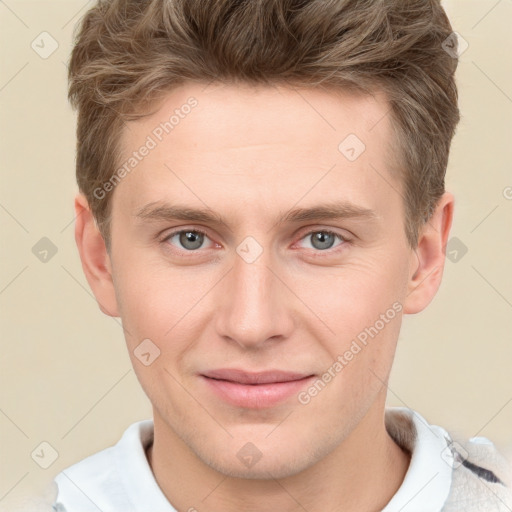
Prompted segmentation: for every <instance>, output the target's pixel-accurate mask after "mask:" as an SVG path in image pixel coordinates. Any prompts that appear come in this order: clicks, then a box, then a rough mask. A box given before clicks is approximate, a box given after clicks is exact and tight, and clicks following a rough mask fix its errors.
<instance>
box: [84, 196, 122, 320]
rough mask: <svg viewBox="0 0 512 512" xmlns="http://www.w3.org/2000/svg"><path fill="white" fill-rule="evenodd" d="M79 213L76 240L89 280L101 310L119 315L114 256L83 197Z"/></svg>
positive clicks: (107, 313) (112, 314)
mask: <svg viewBox="0 0 512 512" xmlns="http://www.w3.org/2000/svg"><path fill="white" fill-rule="evenodd" d="M75 213H76V223H75V240H76V245H77V247H78V252H79V253H80V259H81V260H82V268H83V270H84V274H85V277H86V278H87V281H88V283H89V286H90V287H91V289H92V292H93V293H94V296H95V297H96V300H97V301H98V305H99V307H100V309H101V311H102V312H103V313H105V314H106V315H109V316H119V312H118V307H117V300H116V295H115V289H114V282H113V280H112V264H111V260H110V255H109V254H108V252H107V248H106V246H105V241H104V240H103V236H102V235H101V233H100V231H99V229H98V227H97V225H96V222H95V220H94V216H93V214H92V212H91V209H90V208H89V204H88V202H87V199H86V198H85V196H84V195H83V194H78V195H77V196H76V198H75Z"/></svg>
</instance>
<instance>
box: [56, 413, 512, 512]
mask: <svg viewBox="0 0 512 512" xmlns="http://www.w3.org/2000/svg"><path fill="white" fill-rule="evenodd" d="M386 428H387V431H388V433H389V434H390V436H391V437H392V438H393V439H394V440H395V442H396V443H397V444H399V445H400V446H401V447H402V448H403V449H404V450H407V451H409V452H410V453H411V461H410V465H409V468H408V470H407V473H406V475H405V478H404V480H403V483H402V485H401V486H400V488H399V489H398V491H397V492H396V494H395V495H394V496H393V498H392V499H391V501H390V502H389V503H388V505H387V506H386V507H385V508H384V509H383V511H382V512H399V511H400V512H445V511H450V510H452V509H451V508H449V507H450V506H454V507H455V508H453V510H457V504H460V499H461V498H460V497H459V494H457V495H455V494H456V493H460V490H461V489H462V490H464V489H466V488H467V489H469V488H470V487H471V485H473V486H474V485H476V482H477V481H479V479H480V480H482V482H483V481H484V480H485V481H486V482H487V484H488V485H487V486H486V487H487V488H489V487H490V488H493V487H492V486H493V485H494V486H498V487H495V490H493V491H492V492H491V493H487V494H486V491H485V490H484V488H483V487H482V490H480V489H479V488H477V490H476V493H477V494H478V496H475V498H474V499H475V500H476V501H478V500H480V501H481V502H482V503H484V501H482V500H488V499H489V500H493V499H494V498H493V496H497V495H498V494H499V493H500V492H502V487H503V489H505V490H506V495H505V494H503V498H500V500H501V501H502V502H503V503H504V504H505V506H507V505H506V500H507V499H508V497H509V494H508V493H509V490H508V488H506V486H505V485H504V483H503V482H502V481H501V480H500V479H499V478H498V477H496V475H494V473H493V472H492V471H490V470H487V469H485V468H482V467H480V466H478V465H476V464H472V463H470V462H467V461H466V463H465V464H464V463H463V462H461V461H464V460H465V458H464V457H463V456H462V455H461V454H460V452H461V451H464V450H465V449H464V448H463V447H462V445H459V444H456V443H454V442H453V440H452V439H451V437H450V435H449V434H448V433H447V432H446V431H445V430H444V429H443V428H441V427H438V426H435V425H430V424H429V423H428V422H427V421H426V420H425V419H424V418H423V417H422V416H421V415H419V414H418V413H417V412H415V411H412V410H411V409H406V408H402V407H395V408H388V409H387V410H386ZM152 440H153V420H150V419H148V420H142V421H138V422H136V423H133V424H132V425H130V426H129V427H128V428H127V429H126V431H125V432H124V434H123V435H122V437H121V439H120V440H119V441H118V442H117V444H115V445H114V446H111V447H109V448H106V449H104V450H102V451H100V452H98V453H95V454H93V455H91V456H89V457H87V458H85V459H83V460H82V461H80V462H78V463H76V464H74V465H72V466H70V467H68V468H66V469H64V470H63V471H61V472H60V473H59V474H58V475H57V476H56V477H55V483H56V484H57V487H58V494H57V497H56V500H55V503H54V504H53V509H54V510H55V511H56V512H98V511H102V512H177V511H176V509H174V508H173V506H172V505H171V504H170V502H169V501H168V499H167V498H166V497H165V495H164V494H163V492H162V490H161V489H160V487H159V486H158V484H157V482H156V480H155V477H154V475H153V473H152V470H151V467H150V466H149V463H148V461H147V458H146V453H145V450H146V448H147V447H148V446H149V445H150V444H151V443H152ZM479 443H480V444H485V443H488V441H487V440H484V442H483V443H482V441H481V439H480V441H479ZM491 445H492V444H491ZM464 455H465V454H464ZM468 465H469V467H468ZM473 466H474V467H473ZM459 468H462V469H460V470H459ZM475 468H477V469H475ZM479 470H482V471H483V472H484V473H481V474H480V475H478V474H477V473H478V471H479ZM486 471H487V473H485V472H486ZM482 475H483V476H482ZM465 479H469V480H467V481H466V480H465ZM494 479H495V481H493V480H494ZM473 480H474V481H473ZM454 489H455V491H456V493H454ZM493 489H494V488H493ZM471 492H475V491H474V489H473V491H471ZM504 492H505V491H504ZM462 496H463V498H462V499H464V501H465V503H464V507H465V508H464V510H467V511H469V510H475V511H476V510H485V511H486V512H491V511H499V510H512V509H509V508H508V506H507V508H503V509H501V508H482V509H480V508H471V507H469V506H468V503H471V502H472V501H471V500H473V498H471V499H470V500H468V495H467V493H466V494H464V492H463V493H462ZM498 497H499V496H498ZM476 501H475V502H476ZM494 501H496V502H497V500H494ZM494 501H493V503H494ZM485 503H490V501H485ZM445 505H446V506H447V507H448V508H445ZM496 506H497V507H499V505H496ZM459 510H460V509H459Z"/></svg>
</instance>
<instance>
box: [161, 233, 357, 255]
mask: <svg viewBox="0 0 512 512" xmlns="http://www.w3.org/2000/svg"><path fill="white" fill-rule="evenodd" d="M188 232H192V233H198V234H201V235H204V236H206V237H208V238H209V236H208V233H207V232H206V231H204V230H202V229H198V228H194V229H178V230H176V231H173V232H171V233H168V234H166V235H165V236H164V237H163V239H162V240H161V242H162V243H165V244H167V245H170V244H168V242H169V240H170V239H171V238H172V237H174V236H175V235H179V234H181V233H188ZM314 233H325V234H329V235H333V236H335V237H337V238H338V239H339V240H340V241H341V242H342V243H340V244H338V245H337V246H335V247H333V248H329V249H324V250H320V249H316V250H315V249H309V250H313V251H314V253H315V255H314V257H321V255H322V254H330V255H332V254H333V253H337V252H338V251H340V250H343V249H342V248H343V247H344V246H345V245H347V244H350V243H351V241H352V240H351V239H350V238H348V237H345V236H344V235H341V234H340V233H337V232H336V231H332V230H329V229H314V230H312V231H309V232H307V233H305V234H304V235H303V236H301V237H300V239H299V240H304V239H305V238H307V237H308V236H311V235H312V234H314ZM174 250H175V251H177V252H188V253H190V254H192V253H197V252H198V251H199V249H196V250H192V251H187V250H186V249H182V250H180V249H173V251H174Z"/></svg>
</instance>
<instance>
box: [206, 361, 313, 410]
mask: <svg viewBox="0 0 512 512" xmlns="http://www.w3.org/2000/svg"><path fill="white" fill-rule="evenodd" d="M200 377H201V378H202V379H203V381H204V382H205V384H206V385H207V386H208V389H209V391H210V392H213V393H215V395H216V396H217V397H219V398H221V399H222V400H223V401H225V402H228V403H229V404H231V405H234V406H235V407H244V408H251V409H262V408H268V407H272V406H275V405H278V404H279V403H281V402H284V401H285V400H287V399H289V398H290V397H291V396H293V395H294V394H296V393H298V392H299V391H300V390H301V389H302V388H304V387H305V386H307V385H308V384H309V383H310V382H311V380H312V379H313V378H314V377H315V375H314V374H306V373H297V372H288V371H282V370H270V371H264V372H256V373H253V372H247V371H244V370H238V369H220V370H212V371H208V372H205V373H203V374H200Z"/></svg>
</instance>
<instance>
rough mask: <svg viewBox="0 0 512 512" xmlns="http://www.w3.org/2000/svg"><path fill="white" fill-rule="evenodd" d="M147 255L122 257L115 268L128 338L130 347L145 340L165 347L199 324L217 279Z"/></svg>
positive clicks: (196, 270)
mask: <svg viewBox="0 0 512 512" xmlns="http://www.w3.org/2000/svg"><path fill="white" fill-rule="evenodd" d="M144 252H145V251H141V252H140V254H139V255H138V256H137V254H136V253H134V255H133V257H130V258H124V259H123V258H121V259H120V264H119V265H118V266H116V267H115V282H116V295H117V297H118V305H119V310H120V314H121V317H122V319H123V325H124V327H125V329H126V331H127V334H126V338H127V341H128V343H129V344H130V345H134V344H138V343H140V341H141V340H142V339H145V338H149V339H151V340H153V341H154V342H155V343H156V344H157V345H159V346H162V347H163V346H165V345H172V344H169V343H166V341H167V342H168V341H169V340H172V339H173V337H175V336H176V334H177V333H178V332H179V333H180V337H181V336H182V335H183V333H184V332H186V331H188V330H189V329H191V328H192V326H193V325H197V319H198V313H200V312H201V307H202V306H201V303H202V300H203V299H204V297H205V296H206V295H207V294H208V292H209V291H211V289H212V288H213V286H214V284H215V276H214V275H212V270H211V269H210V270H208V269H206V268H205V269H203V270H201V269H198V268H194V270H191V268H192V267H189V269H188V270H184V269H179V268H172V267H171V266H170V265H167V264H165V262H162V259H161V258H160V259H159V260H155V259H154V258H149V259H148V258H147V256H146V255H145V254H144ZM192 276H193V277H192Z"/></svg>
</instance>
